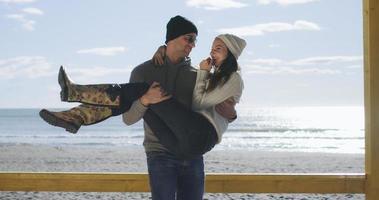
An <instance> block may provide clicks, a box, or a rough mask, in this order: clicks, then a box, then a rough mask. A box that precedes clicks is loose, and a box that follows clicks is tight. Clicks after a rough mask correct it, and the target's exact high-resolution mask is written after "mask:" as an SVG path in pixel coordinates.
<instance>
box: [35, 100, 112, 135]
mask: <svg viewBox="0 0 379 200" xmlns="http://www.w3.org/2000/svg"><path fill="white" fill-rule="evenodd" d="M39 115H40V117H41V118H42V119H43V120H45V121H46V122H47V123H49V124H50V125H53V126H58V127H62V128H64V129H66V131H68V132H70V133H76V132H78V130H79V128H80V126H81V125H91V124H95V123H99V122H101V121H103V120H105V119H107V118H109V117H110V116H112V109H111V108H109V107H101V106H91V105H86V104H81V105H79V106H76V107H74V108H72V109H70V110H65V111H60V112H53V111H48V110H46V109H42V110H41V111H40V112H39Z"/></svg>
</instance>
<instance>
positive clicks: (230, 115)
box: [215, 97, 237, 122]
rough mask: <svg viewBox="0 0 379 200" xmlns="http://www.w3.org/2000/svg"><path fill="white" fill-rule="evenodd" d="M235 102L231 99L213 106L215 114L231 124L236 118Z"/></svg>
mask: <svg viewBox="0 0 379 200" xmlns="http://www.w3.org/2000/svg"><path fill="white" fill-rule="evenodd" d="M235 105H236V102H235V101H234V98H233V97H230V98H229V99H227V100H225V101H223V102H221V103H219V104H217V105H216V106H215V109H216V112H217V113H218V114H220V115H221V116H222V117H224V118H225V119H227V120H228V121H229V122H232V121H233V120H235V119H236V118H237V111H236V109H235Z"/></svg>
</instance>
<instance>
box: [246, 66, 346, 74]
mask: <svg viewBox="0 0 379 200" xmlns="http://www.w3.org/2000/svg"><path fill="white" fill-rule="evenodd" d="M243 68H245V69H244V71H245V72H247V73H248V74H293V75H301V74H329V75H331V74H339V73H341V71H340V70H334V69H322V68H306V69H304V68H301V69H299V68H295V67H288V66H287V67H267V66H261V65H249V64H248V65H246V66H243Z"/></svg>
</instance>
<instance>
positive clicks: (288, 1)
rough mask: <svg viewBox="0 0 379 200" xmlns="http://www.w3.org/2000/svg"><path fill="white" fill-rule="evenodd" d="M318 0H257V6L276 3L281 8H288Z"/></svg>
mask: <svg viewBox="0 0 379 200" xmlns="http://www.w3.org/2000/svg"><path fill="white" fill-rule="evenodd" d="M316 1H319V0H258V4H262V5H268V4H271V3H277V4H279V5H282V6H288V5H292V4H306V3H312V2H316Z"/></svg>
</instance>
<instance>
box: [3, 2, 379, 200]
mask: <svg viewBox="0 0 379 200" xmlns="http://www.w3.org/2000/svg"><path fill="white" fill-rule="evenodd" d="M342 4H343V2H342V1H341V7H343V6H342ZM363 5H364V6H363V16H364V62H365V64H364V65H365V66H364V80H365V90H364V91H365V95H364V97H365V141H366V145H365V146H366V149H365V151H366V153H365V159H366V162H365V163H366V165H365V167H366V170H365V174H208V175H207V176H206V191H207V192H220V193H224V192H225V193H233V192H238V193H240V192H241V193H364V194H366V199H367V200H378V199H379V12H378V7H379V1H378V0H363ZM346 42H349V41H346ZM148 187H149V184H148V177H147V175H146V174H117V173H20V172H17V173H12V172H3V173H0V191H67V192H68V191H70V192H71V191H77V192H79V191H88V192H89V191H91V192H147V191H149V188H148Z"/></svg>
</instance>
